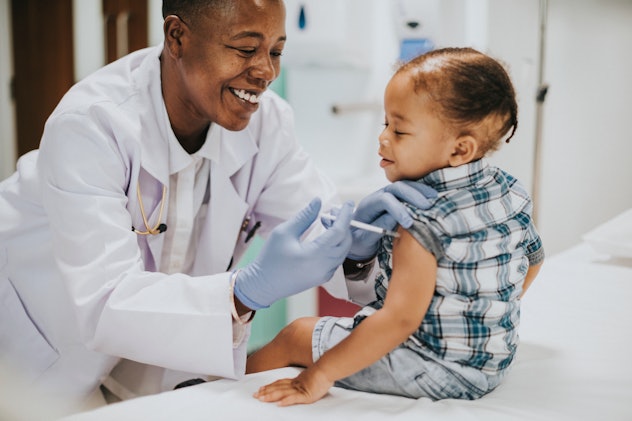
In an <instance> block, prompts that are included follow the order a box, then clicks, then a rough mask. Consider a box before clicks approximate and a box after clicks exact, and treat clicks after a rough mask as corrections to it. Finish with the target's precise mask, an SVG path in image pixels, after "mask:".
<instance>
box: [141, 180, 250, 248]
mask: <svg viewBox="0 0 632 421" xmlns="http://www.w3.org/2000/svg"><path fill="white" fill-rule="evenodd" d="M136 196H137V197H138V205H139V207H140V214H141V216H142V217H143V223H144V224H145V228H146V230H147V231H139V230H137V229H136V228H134V227H133V226H132V231H134V232H135V233H136V234H139V235H158V234H162V233H163V232H165V231H167V224H165V223H164V222H160V221H161V220H162V211H163V210H164V208H165V197H166V196H167V186H165V185H163V186H162V197H161V198H160V210H159V211H158V222H156V225H154V227H153V228H150V227H149V221H148V220H147V214H146V213H145V206H143V198H142V195H141V194H140V184H139V183H137V184H136ZM249 225H250V218H249V217H247V218H246V219H244V221H243V222H242V224H241V230H240V231H241V232H245V233H246V239H245V240H244V242H245V243H248V242H249V241H250V240H251V239H252V238H253V237H254V235H255V233H256V232H257V230H258V229H259V228H260V227H261V222H260V221H257V222H256V223H255V224H254V226H253V227H252V228H251V229H250V230H248V226H249Z"/></svg>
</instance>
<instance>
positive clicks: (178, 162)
mask: <svg viewBox="0 0 632 421" xmlns="http://www.w3.org/2000/svg"><path fill="white" fill-rule="evenodd" d="M219 142H220V136H219V126H218V125H217V124H212V123H211V126H210V127H209V129H208V132H207V133H206V140H205V141H204V144H203V145H202V147H201V148H200V149H199V150H198V151H196V152H195V153H193V154H189V153H188V152H187V151H185V150H184V148H183V147H182V145H180V142H178V139H177V138H176V137H175V135H174V134H173V132H171V136H169V174H176V173H178V172H180V171H182V170H183V169H185V168H187V167H188V166H189V165H191V163H192V162H194V161H198V160H200V159H203V158H206V159H209V160H215V161H216V160H217V158H218V157H219V150H220V144H219Z"/></svg>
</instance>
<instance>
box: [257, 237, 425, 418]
mask: <svg viewBox="0 0 632 421" xmlns="http://www.w3.org/2000/svg"><path fill="white" fill-rule="evenodd" d="M399 232H400V237H399V238H398V239H396V240H395V242H394V244H393V273H392V277H391V279H390V281H389V287H388V292H387V296H386V299H385V302H384V306H383V307H382V309H380V310H378V311H377V312H375V313H374V314H372V315H371V316H369V317H367V318H366V319H365V320H364V321H362V323H360V324H359V325H358V326H357V327H356V328H355V329H354V330H353V332H352V333H351V334H350V335H349V336H348V337H347V338H346V339H345V340H343V341H342V342H340V343H339V344H338V345H336V346H335V347H334V348H332V349H331V350H329V351H328V352H327V353H325V354H324V355H323V356H322V357H321V358H320V359H319V360H318V361H317V362H316V363H314V365H312V366H311V367H309V368H308V369H306V370H305V371H303V372H302V373H301V374H300V375H299V376H298V377H297V378H295V379H285V380H279V381H278V382H275V383H272V384H271V385H268V386H264V387H263V388H261V389H260V390H259V392H257V394H256V397H258V398H259V399H261V400H264V401H278V402H279V404H280V405H284V406H285V405H292V404H296V403H311V402H314V401H316V400H318V399H320V398H321V397H322V396H324V395H325V394H326V393H327V391H328V390H329V388H330V387H331V386H332V385H333V383H334V381H336V380H339V379H342V378H344V377H347V376H349V375H351V374H354V373H356V372H358V371H360V370H361V369H363V368H365V367H368V366H369V365H371V364H372V363H374V362H375V361H377V360H379V359H380V358H381V357H383V356H384V355H386V354H387V353H388V352H390V351H391V350H393V349H394V348H395V347H397V346H398V345H399V344H401V343H402V342H404V341H405V340H406V339H407V338H408V337H409V336H410V334H411V333H413V332H414V331H415V330H416V329H417V328H418V327H419V325H420V324H421V321H422V320H423V317H424V315H425V314H426V311H427V309H428V306H429V305H430V300H431V299H432V296H433V293H434V288H435V283H436V273H437V262H436V259H435V257H434V256H433V255H432V254H431V253H430V252H428V251H427V250H426V249H425V248H423V247H422V246H421V245H420V244H419V243H418V242H417V240H415V239H414V238H413V237H412V236H411V235H410V234H409V233H408V232H407V231H405V230H403V229H400V230H399ZM376 338H379V339H378V340H376Z"/></svg>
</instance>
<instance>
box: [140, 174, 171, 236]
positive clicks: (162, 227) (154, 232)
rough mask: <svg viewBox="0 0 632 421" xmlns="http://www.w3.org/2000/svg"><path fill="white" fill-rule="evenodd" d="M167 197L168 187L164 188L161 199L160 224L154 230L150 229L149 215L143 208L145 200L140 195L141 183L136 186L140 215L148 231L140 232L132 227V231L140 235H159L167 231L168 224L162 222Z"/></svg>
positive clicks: (157, 223)
mask: <svg viewBox="0 0 632 421" xmlns="http://www.w3.org/2000/svg"><path fill="white" fill-rule="evenodd" d="M166 195H167V186H162V197H161V198H160V211H158V222H156V225H154V227H153V228H149V221H147V215H146V214H145V207H144V206H143V198H142V197H141V194H140V183H137V184H136V196H137V197H138V205H139V206H140V214H141V215H142V216H143V223H144V224H145V228H147V231H139V230H137V229H136V228H134V227H133V226H132V231H134V232H135V233H136V234H139V235H158V234H160V233H163V232H165V231H167V224H165V223H162V222H160V221H161V220H162V210H163V209H164V207H165V197H166Z"/></svg>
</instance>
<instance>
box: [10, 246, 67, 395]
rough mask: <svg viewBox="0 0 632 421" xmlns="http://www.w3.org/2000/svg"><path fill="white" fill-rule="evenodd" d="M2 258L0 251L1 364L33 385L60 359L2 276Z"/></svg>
mask: <svg viewBox="0 0 632 421" xmlns="http://www.w3.org/2000/svg"><path fill="white" fill-rule="evenodd" d="M2 254H3V251H2V250H0V320H2V323H0V356H1V360H2V361H0V364H6V365H7V366H9V367H11V368H15V369H16V370H17V371H16V373H15V374H16V375H19V376H20V377H21V379H23V380H24V381H26V382H32V381H34V380H36V379H37V378H38V377H39V376H40V375H41V374H42V373H43V372H44V371H46V369H48V368H49V367H50V366H51V365H53V364H54V363H55V361H57V360H58V359H59V354H58V353H57V351H55V349H53V347H52V346H51V345H50V344H49V343H48V341H47V340H46V338H44V336H42V334H41V333H40V331H39V329H38V328H37V327H36V326H35V324H34V323H33V321H32V320H31V318H30V317H29V315H28V312H27V311H26V309H25V308H24V305H23V304H22V300H20V297H19V295H18V293H17V291H16V290H15V288H14V287H13V284H12V283H11V281H10V280H9V278H8V276H6V275H5V274H4V273H3V272H2V270H1V266H2V259H3V256H2ZM5 257H6V255H5Z"/></svg>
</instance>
